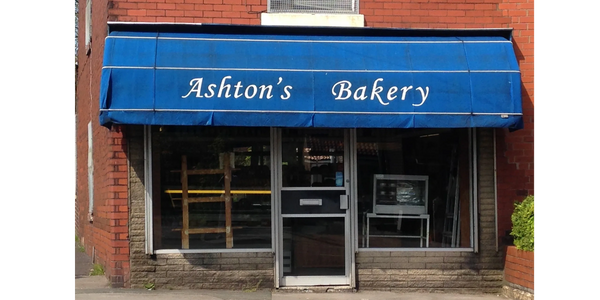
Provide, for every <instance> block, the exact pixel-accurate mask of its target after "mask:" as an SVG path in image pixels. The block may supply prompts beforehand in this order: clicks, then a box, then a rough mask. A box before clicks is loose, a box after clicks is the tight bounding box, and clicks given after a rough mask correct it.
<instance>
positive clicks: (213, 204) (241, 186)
mask: <svg viewBox="0 0 600 300" xmlns="http://www.w3.org/2000/svg"><path fill="white" fill-rule="evenodd" d="M152 134H153V135H152V143H153V145H152V146H153V151H152V153H153V156H154V161H153V168H154V169H153V179H154V192H153V194H154V196H153V199H154V204H153V213H154V240H155V248H156V249H226V248H234V249H235V248H237V249H239V248H270V247H271V191H270V190H271V174H270V165H269V164H270V134H269V129H268V128H248V127H245V128H237V127H222V128H210V127H184V126H164V127H160V128H159V127H154V128H153V132H152ZM182 169H187V173H188V176H187V182H186V184H184V180H183V178H182V171H181V170H182ZM202 170H208V171H202ZM225 170H228V172H229V173H226V172H225ZM194 172H196V173H194ZM198 172H200V173H202V172H206V174H199V173H198ZM226 174H231V175H230V176H226ZM185 185H187V191H188V198H187V199H188V204H187V208H186V206H185V205H184V204H183V202H184V201H183V198H184V196H183V190H184V186H185ZM226 190H229V195H230V201H229V203H227V202H226V201H225V198H226V197H225V195H226ZM186 224H187V225H186ZM186 227H187V228H188V233H189V234H188V236H185V235H183V233H182V231H183V230H184V228H186ZM227 227H229V228H230V234H229V235H228V234H227V232H226V228H227Z"/></svg>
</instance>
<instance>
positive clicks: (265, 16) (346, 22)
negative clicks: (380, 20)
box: [260, 13, 365, 27]
mask: <svg viewBox="0 0 600 300" xmlns="http://www.w3.org/2000/svg"><path fill="white" fill-rule="evenodd" d="M260 19H261V25H277V26H280V25H283V26H332V27H364V26H365V16H364V15H361V14H308V13H262V14H261V18H260Z"/></svg>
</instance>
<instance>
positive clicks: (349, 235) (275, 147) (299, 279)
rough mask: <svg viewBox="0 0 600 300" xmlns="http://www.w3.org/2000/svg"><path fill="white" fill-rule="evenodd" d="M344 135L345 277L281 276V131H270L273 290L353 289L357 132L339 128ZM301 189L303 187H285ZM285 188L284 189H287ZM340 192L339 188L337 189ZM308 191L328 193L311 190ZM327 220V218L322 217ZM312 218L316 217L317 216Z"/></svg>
mask: <svg viewBox="0 0 600 300" xmlns="http://www.w3.org/2000/svg"><path fill="white" fill-rule="evenodd" d="M341 130H343V133H344V181H345V182H344V187H345V191H346V195H348V198H349V205H348V209H346V214H345V216H344V220H345V221H344V223H345V226H344V235H345V238H344V240H345V245H346V246H345V249H344V256H345V263H344V266H345V275H343V276H342V275H338V276H335V275H332V276H285V277H284V276H283V267H282V265H283V216H282V211H281V191H282V145H281V143H282V136H281V134H282V130H281V128H274V127H272V128H271V191H272V198H273V205H272V211H271V212H272V221H273V222H272V224H273V226H272V233H273V245H274V247H273V249H274V250H275V266H274V276H273V277H274V279H275V288H279V287H284V286H317V285H330V286H333V285H335V286H341V285H342V286H349V287H351V288H355V287H356V280H355V278H356V255H355V253H356V246H357V241H358V237H357V236H356V233H357V232H358V231H357V226H358V224H357V216H356V209H357V208H356V205H357V204H356V192H357V191H356V129H341ZM287 189H290V190H302V189H304V188H287ZM287 189H286V190H287ZM338 189H339V188H338ZM311 190H315V191H318V190H331V188H330V189H326V188H325V189H324V188H311ZM324 216H325V217H326V215H324ZM315 217H319V215H318V214H316V215H315Z"/></svg>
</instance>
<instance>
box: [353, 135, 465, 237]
mask: <svg viewBox="0 0 600 300" xmlns="http://www.w3.org/2000/svg"><path fill="white" fill-rule="evenodd" d="M468 153H469V152H468V132H467V131H466V130H458V129H358V130H357V163H358V165H357V170H358V173H357V178H358V179H357V181H358V198H359V199H358V220H359V221H358V222H359V225H358V226H359V227H358V228H359V247H361V248H427V247H429V248H469V247H471V232H472V230H471V228H472V225H471V223H472V222H471V217H470V209H471V201H472V200H471V199H470V188H471V187H470V184H469V163H468V160H469V157H468Z"/></svg>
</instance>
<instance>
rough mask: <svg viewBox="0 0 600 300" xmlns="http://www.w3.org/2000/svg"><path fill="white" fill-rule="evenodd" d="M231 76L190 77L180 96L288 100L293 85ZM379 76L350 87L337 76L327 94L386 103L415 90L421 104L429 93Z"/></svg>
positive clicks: (423, 89)
mask: <svg viewBox="0 0 600 300" xmlns="http://www.w3.org/2000/svg"><path fill="white" fill-rule="evenodd" d="M231 79H232V77H231V76H224V77H223V78H221V81H220V83H218V84H217V83H208V84H207V83H205V82H204V78H202V77H200V78H193V79H192V80H190V90H189V91H188V92H187V94H185V95H184V96H181V98H184V99H185V98H188V97H190V96H192V97H195V98H213V97H216V98H225V99H228V98H232V97H233V98H235V99H238V98H245V99H255V98H258V99H271V98H273V97H277V98H279V99H281V100H288V99H290V97H291V96H292V90H293V87H292V86H291V85H283V84H282V83H283V78H282V77H279V80H278V81H277V83H276V84H274V85H273V84H269V85H265V84H262V85H256V84H244V83H242V81H238V82H237V83H235V84H233V82H232V80H231ZM382 82H383V78H377V79H375V81H373V84H372V85H363V86H358V87H354V86H353V85H352V83H351V82H350V81H348V80H341V81H338V82H336V83H335V84H333V86H332V87H331V94H332V95H333V97H334V100H337V101H343V100H348V99H350V98H352V99H354V100H357V101H364V100H371V101H375V100H377V102H379V104H381V105H384V106H386V105H389V104H390V102H391V101H394V100H395V99H400V100H402V101H404V100H405V99H406V96H407V94H409V93H417V95H418V96H420V100H421V101H420V103H418V104H415V103H413V104H412V106H421V105H423V104H425V101H426V100H427V97H428V96H429V87H428V86H426V87H420V86H419V87H416V88H415V87H413V86H412V85H406V86H402V87H399V86H390V87H389V88H384V87H383V86H382V84H381V83H382Z"/></svg>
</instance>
